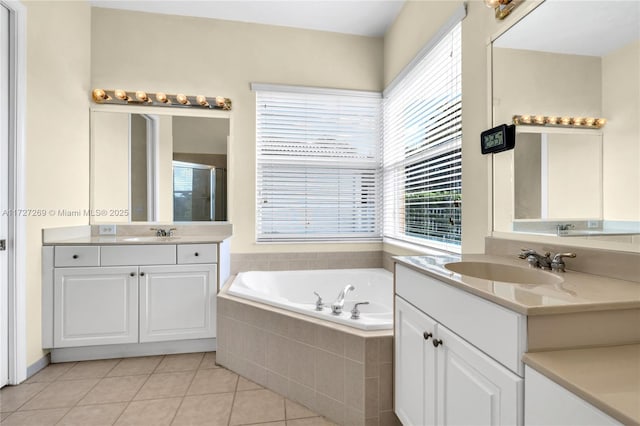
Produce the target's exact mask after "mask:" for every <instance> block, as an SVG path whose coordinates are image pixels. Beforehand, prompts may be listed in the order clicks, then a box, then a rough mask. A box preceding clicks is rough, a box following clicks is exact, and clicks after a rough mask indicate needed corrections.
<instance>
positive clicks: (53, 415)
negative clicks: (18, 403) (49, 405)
mask: <svg viewBox="0 0 640 426" xmlns="http://www.w3.org/2000/svg"><path fill="white" fill-rule="evenodd" d="M67 411H69V409H68V408H55V409H49V410H32V411H16V412H15V413H12V414H10V415H9V416H8V417H7V418H5V419H3V420H2V426H18V425H21V426H22V425H24V426H48V425H54V424H56V423H57V422H58V421H59V420H60V419H61V418H62V416H64V415H65V414H66V413H67Z"/></svg>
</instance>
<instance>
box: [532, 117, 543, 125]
mask: <svg viewBox="0 0 640 426" xmlns="http://www.w3.org/2000/svg"><path fill="white" fill-rule="evenodd" d="M533 121H535V123H536V124H544V116H542V115H536V116H535V117H534V118H533Z"/></svg>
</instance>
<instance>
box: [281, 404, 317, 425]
mask: <svg viewBox="0 0 640 426" xmlns="http://www.w3.org/2000/svg"><path fill="white" fill-rule="evenodd" d="M284 404H285V410H286V415H287V420H290V419H303V418H305V417H316V416H317V415H318V414H316V413H314V412H313V411H311V410H309V409H308V408H307V407H305V406H304V405H300V404H298V403H297V402H293V401H291V400H289V399H285V400H284Z"/></svg>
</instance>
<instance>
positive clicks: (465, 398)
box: [435, 324, 524, 425]
mask: <svg viewBox="0 0 640 426" xmlns="http://www.w3.org/2000/svg"><path fill="white" fill-rule="evenodd" d="M437 342H439V344H438V346H437V347H435V352H436V357H437V359H436V364H437V380H436V383H437V387H436V398H437V408H436V413H437V416H436V423H437V424H439V425H471V424H477V425H522V423H523V407H522V405H523V404H522V401H523V386H524V384H523V379H522V378H521V377H519V376H517V375H516V374H514V373H512V372H511V371H509V370H508V369H507V368H505V367H504V366H502V365H500V364H499V363H497V362H496V361H494V360H493V359H491V358H490V357H488V356H487V355H485V354H484V353H482V352H481V351H479V350H478V349H477V348H475V347H474V346H472V345H471V344H469V343H468V342H466V341H465V340H463V339H461V338H460V337H458V336H457V335H456V334H454V333H452V332H451V331H449V330H447V329H446V328H445V327H443V326H442V325H440V324H438V333H437Z"/></svg>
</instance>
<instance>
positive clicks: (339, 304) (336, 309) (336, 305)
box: [331, 284, 356, 315]
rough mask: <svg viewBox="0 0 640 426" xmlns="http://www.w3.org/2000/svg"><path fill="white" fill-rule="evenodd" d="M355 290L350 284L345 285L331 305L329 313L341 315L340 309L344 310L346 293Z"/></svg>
mask: <svg viewBox="0 0 640 426" xmlns="http://www.w3.org/2000/svg"><path fill="white" fill-rule="evenodd" d="M355 289H356V288H355V287H354V286H352V285H351V284H347V285H346V286H345V288H344V289H343V290H342V291H341V292H340V294H339V295H338V298H337V299H336V300H335V301H334V302H333V303H332V304H331V313H332V314H334V315H340V314H341V313H342V309H343V308H344V298H345V297H346V296H347V293H349V292H350V291H353V290H355Z"/></svg>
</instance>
